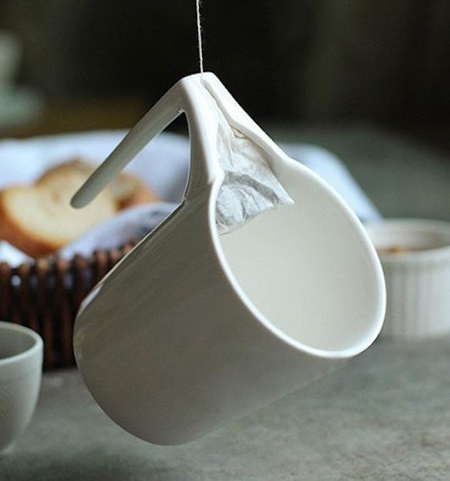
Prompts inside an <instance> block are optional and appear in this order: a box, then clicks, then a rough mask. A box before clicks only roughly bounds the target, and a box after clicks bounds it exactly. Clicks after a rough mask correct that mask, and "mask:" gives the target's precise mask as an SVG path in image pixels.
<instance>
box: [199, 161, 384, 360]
mask: <svg viewBox="0 0 450 481" xmlns="http://www.w3.org/2000/svg"><path fill="white" fill-rule="evenodd" d="M283 161H284V162H289V164H290V165H292V166H295V168H296V169H298V170H299V171H302V175H306V176H309V178H310V180H312V181H313V182H317V183H318V184H319V185H320V186H321V187H322V188H324V189H325V190H326V191H327V193H328V195H329V196H330V198H332V199H333V201H334V202H335V203H336V205H338V207H339V208H340V209H341V210H342V212H343V213H344V214H345V217H346V218H347V219H348V220H350V221H351V225H352V226H353V228H354V229H355V231H357V232H358V233H359V234H360V236H361V239H365V241H366V247H367V252H368V254H369V256H370V259H371V261H372V264H373V267H374V276H375V278H376V284H377V286H378V290H379V302H378V309H377V312H376V313H375V314H374V316H373V322H372V326H371V328H370V329H368V331H367V332H366V333H365V335H364V336H362V337H361V339H360V340H359V342H358V343H356V344H354V345H353V346H351V347H346V348H343V349H324V348H319V347H314V346H312V345H309V344H306V343H304V342H302V341H300V340H298V339H295V338H294V337H292V336H291V335H289V334H288V333H286V332H284V331H283V330H282V329H281V328H279V327H277V326H276V325H275V324H274V323H273V322H272V321H271V320H270V319H269V318H268V317H267V316H266V315H265V314H264V313H263V312H261V310H260V309H259V308H258V307H257V306H256V305H255V303H254V302H253V301H252V300H251V298H250V297H249V296H248V295H247V293H246V292H245V291H244V289H243V288H242V287H241V285H240V284H239V282H238V280H237V279H236V277H235V276H234V274H233V271H232V269H231V267H230V265H229V263H228V260H227V258H226V255H225V253H224V252H223V249H222V247H221V243H220V240H219V233H218V230H217V226H216V219H215V204H216V200H217V196H218V192H219V189H220V186H221V184H222V179H221V178H220V177H219V178H216V179H215V181H214V183H213V185H212V186H211V189H210V191H209V203H208V223H209V225H208V227H209V232H210V235H211V242H212V245H213V247H214V250H215V252H216V256H217V261H218V262H219V264H220V266H221V269H222V270H223V272H224V274H225V275H226V277H227V279H228V282H229V283H230V285H231V286H232V288H233V289H234V291H235V292H236V294H237V295H238V296H239V298H240V299H241V302H242V304H243V305H244V306H245V307H246V309H248V310H249V311H250V313H251V314H252V315H253V316H254V318H255V319H256V320H257V321H258V323H259V324H260V326H261V327H262V328H264V329H266V330H267V331H268V332H270V333H271V334H272V335H273V336H275V337H276V338H277V339H278V340H279V341H280V342H283V343H285V344H287V345H288V346H290V347H291V348H293V349H295V350H297V351H298V350H300V351H302V352H304V353H306V354H309V355H312V356H315V357H320V358H322V359H334V360H339V359H348V358H351V357H354V356H356V355H358V354H360V353H361V352H363V351H365V350H366V349H367V348H368V347H369V346H371V345H372V344H373V342H374V341H375V340H376V338H377V337H378V336H379V334H380V332H381V329H382V327H383V322H384V316H385V310H386V287H385V280H384V274H383V269H382V267H381V262H380V259H379V257H378V255H377V252H376V250H375V247H374V245H373V244H372V242H371V240H370V237H369V235H368V233H367V232H366V230H365V228H364V226H363V224H362V222H360V220H359V219H358V217H357V216H356V214H355V213H354V212H353V211H352V210H351V209H350V207H348V205H347V204H346V203H345V201H344V200H343V199H342V198H341V197H340V195H339V194H338V193H337V192H336V191H335V190H334V189H333V188H332V187H330V186H329V185H328V184H327V183H326V182H325V181H324V180H323V179H322V178H321V177H320V176H319V175H317V174H316V173H315V172H313V171H312V170H310V169H309V168H307V167H306V166H304V165H302V164H301V163H300V162H296V161H294V160H292V159H290V158H288V157H287V158H286V159H283ZM291 162H292V164H291Z"/></svg>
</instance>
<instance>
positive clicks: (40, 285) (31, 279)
mask: <svg viewBox="0 0 450 481" xmlns="http://www.w3.org/2000/svg"><path fill="white" fill-rule="evenodd" d="M135 244H136V241H134V242H130V243H128V244H126V245H124V246H123V247H121V248H119V249H113V250H109V251H97V252H95V253H94V254H93V255H92V256H91V257H89V258H87V257H83V256H80V255H77V256H75V257H74V258H73V259H71V260H70V261H67V260H64V259H61V258H58V257H46V258H40V259H36V260H35V261H34V262H30V263H24V264H21V265H20V266H19V267H14V268H13V267H11V266H10V265H9V264H8V263H6V262H1V263H0V319H2V320H6V321H10V322H13V323H16V324H21V325H23V326H27V327H30V328H31V329H33V330H35V331H37V332H38V333H39V334H40V335H41V336H42V338H43V340H44V367H45V368H47V369H48V368H55V367H66V366H72V365H74V364H75V359H74V354H73V348H72V334H73V324H74V320H75V316H76V313H77V311H78V308H79V307H80V304H81V302H82V301H83V299H84V297H85V296H86V295H87V294H88V292H89V291H90V290H91V289H92V287H93V286H94V285H95V284H96V283H97V282H98V281H99V280H100V279H101V278H102V277H103V276H104V275H105V274H106V273H107V272H108V271H109V270H110V269H111V268H112V267H113V266H114V265H115V264H116V263H117V262H118V261H119V260H120V259H121V258H122V257H123V256H124V255H125V254H127V253H128V252H129V251H130V250H131V249H132V248H133V247H134V245H135Z"/></svg>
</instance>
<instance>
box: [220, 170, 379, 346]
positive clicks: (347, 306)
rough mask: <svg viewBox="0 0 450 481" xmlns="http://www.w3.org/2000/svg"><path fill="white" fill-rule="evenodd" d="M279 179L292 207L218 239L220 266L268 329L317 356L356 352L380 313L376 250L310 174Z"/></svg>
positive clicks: (287, 173) (369, 335)
mask: <svg viewBox="0 0 450 481" xmlns="http://www.w3.org/2000/svg"><path fill="white" fill-rule="evenodd" d="M294 170H295V169H294ZM279 179H280V181H281V182H282V184H283V186H284V187H285V189H286V190H287V191H288V193H289V195H290V196H291V197H292V198H293V199H294V201H295V204H294V205H292V206H287V205H284V206H281V207H279V208H277V209H275V210H271V211H266V212H265V213H263V214H262V215H260V216H259V217H257V218H256V219H254V220H252V221H251V222H249V223H248V224H246V225H245V226H244V227H242V228H241V229H238V230H236V231H234V232H232V233H229V234H225V235H222V236H219V237H218V242H219V244H220V249H221V250H222V253H223V255H224V258H225V262H226V263H227V265H228V267H229V269H230V270H231V273H232V276H233V277H234V280H235V281H236V282H237V284H238V285H239V287H240V288H241V289H242V291H243V293H244V295H245V296H246V297H247V301H248V302H249V303H250V304H251V305H252V306H253V307H254V308H256V310H257V311H259V313H260V315H261V316H262V317H261V318H262V320H263V322H266V323H268V326H269V327H270V328H272V329H274V330H275V331H277V332H278V333H281V334H282V335H283V336H288V337H289V338H290V340H291V341H294V343H299V344H301V345H302V347H304V346H307V347H309V348H313V349H316V350H322V351H323V354H324V355H327V353H328V354H330V353H335V354H337V352H339V351H340V352H341V353H343V352H344V351H348V350H350V351H352V350H356V351H361V350H362V349H363V348H365V347H367V346H368V345H369V344H370V343H371V342H373V340H374V339H375V338H376V336H377V335H378V332H379V330H380V328H381V324H382V320H383V314H384V297H383V296H384V284H383V276H382V272H381V267H380V266H379V262H378V258H377V256H376V254H375V251H374V249H373V247H372V245H371V244H370V242H368V239H367V237H366V235H365V233H364V230H363V228H362V226H361V225H360V223H359V221H357V219H356V218H355V216H353V215H352V214H351V213H350V212H349V210H348V208H347V207H346V206H344V205H343V203H342V201H341V200H340V198H338V197H337V196H336V194H334V193H333V192H331V191H330V190H329V189H328V188H327V187H325V186H324V184H323V183H322V182H320V181H319V180H318V179H317V178H316V177H315V176H314V175H312V174H303V175H299V173H298V172H292V171H290V169H286V170H285V171H284V172H282V173H280V174H279ZM325 351H326V352H325Z"/></svg>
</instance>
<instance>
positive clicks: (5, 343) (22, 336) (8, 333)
mask: <svg viewBox="0 0 450 481" xmlns="http://www.w3.org/2000/svg"><path fill="white" fill-rule="evenodd" d="M37 342H38V339H37V335H36V336H34V335H33V333H32V332H30V330H29V329H27V328H24V327H22V326H17V325H14V324H11V323H8V322H0V363H1V361H2V360H4V359H8V358H11V357H13V356H18V355H20V354H23V353H24V352H27V351H28V350H30V349H32V348H33V347H34V346H35V345H36V344H37Z"/></svg>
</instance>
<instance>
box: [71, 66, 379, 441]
mask: <svg viewBox="0 0 450 481" xmlns="http://www.w3.org/2000/svg"><path fill="white" fill-rule="evenodd" d="M203 81H204V84H202V83H201V82H200V79H199V77H198V76H193V77H188V78H186V79H183V80H182V81H181V82H180V83H179V84H177V85H176V86H175V87H174V88H173V89H172V90H171V91H169V92H168V94H166V96H165V97H163V99H162V100H161V101H160V102H159V103H158V104H156V106H155V107H154V108H153V109H152V110H151V111H150V113H149V114H147V117H145V118H144V120H143V122H141V124H139V125H138V127H137V129H135V130H134V131H132V132H131V133H130V134H129V136H128V137H127V139H125V140H124V143H123V144H122V146H120V147H119V148H118V149H117V151H116V152H115V153H114V154H113V155H112V156H111V157H110V158H109V160H108V161H107V162H106V163H105V164H104V165H103V166H102V167H101V168H100V171H98V172H97V174H96V176H95V175H94V177H93V180H92V181H91V183H88V184H87V185H88V187H87V190H88V191H89V189H92V190H94V191H98V190H99V189H101V188H102V186H103V185H104V183H105V182H106V181H107V180H108V178H109V176H110V175H111V173H116V172H118V171H119V170H120V169H121V168H122V166H123V164H124V163H125V162H126V161H127V160H128V159H129V158H130V156H131V155H132V154H134V153H136V151H137V150H139V147H140V146H143V145H145V143H146V142H147V141H148V140H149V137H152V136H154V135H155V133H157V132H158V131H159V130H161V129H162V128H164V126H165V125H166V124H167V123H168V122H170V120H171V119H173V117H174V116H176V115H178V114H179V112H180V111H181V110H183V111H185V112H186V116H187V118H188V123H189V129H190V135H191V162H192V170H191V175H190V181H189V185H188V187H187V191H186V198H185V201H184V202H183V204H182V205H181V206H180V207H179V208H178V210H177V211H176V212H175V213H174V214H173V215H171V216H170V217H169V218H168V219H167V220H166V221H165V222H164V223H163V224H162V225H160V226H159V227H158V228H157V229H156V230H154V231H153V232H152V233H151V234H150V235H149V236H147V237H146V238H145V239H144V240H143V241H142V242H141V243H140V244H139V245H138V246H137V247H136V248H135V249H134V250H133V251H132V252H131V253H130V254H129V255H128V256H127V257H126V258H125V259H124V260H122V262H120V263H119V264H118V265H117V266H116V267H115V268H114V269H113V270H112V271H111V272H110V273H109V274H108V275H107V276H106V278H104V279H103V280H102V281H101V282H100V284H98V286H97V287H96V288H95V289H94V290H93V291H92V293H91V294H90V295H89V296H88V298H87V299H86V300H85V302H84V303H83V305H82V307H81V309H80V312H79V314H78V317H77V320H76V324H75V336H74V347H75V354H76V358H77V362H78V365H79V367H80V369H81V371H82V374H83V377H84V379H85V382H86V384H87V386H88V388H89V389H90V391H91V393H92V394H93V396H94V398H95V399H96V400H97V402H98V403H99V404H100V406H101V407H102V408H103V409H104V410H105V411H106V413H107V414H109V416H110V417H111V418H112V419H113V420H114V421H116V422H117V423H118V424H119V425H121V426H122V427H123V428H125V429H126V430H128V431H129V432H131V433H133V434H134V435H136V436H138V437H141V438H143V439H146V440H148V441H151V442H154V443H159V444H178V443H184V442H187V441H190V440H193V439H195V438H197V437H199V436H201V435H203V434H205V433H207V432H208V431H210V430H212V429H214V428H216V427H217V426H219V425H220V424H222V423H224V422H225V421H229V420H232V419H235V418H237V417H240V416H242V415H244V414H246V413H248V412H250V411H253V410H254V409H256V408H258V407H260V406H263V405H265V404H267V403H269V402H271V401H273V400H275V399H277V398H279V397H281V396H283V395H284V394H286V393H288V392H290V391H292V390H294V389H297V388H298V387H300V386H302V385H303V384H306V383H308V382H310V381H312V380H313V379H316V378H318V377H320V376H322V375H324V374H325V373H327V372H329V371H330V370H331V369H332V368H333V367H335V366H336V365H337V364H339V362H340V361H342V360H344V359H347V358H349V357H351V356H354V355H356V354H358V353H360V352H361V351H363V350H364V349H365V348H367V347H368V346H369V345H370V344H371V343H372V342H373V340H374V339H375V338H376V336H377V335H378V333H379V330H380V328H381V325H382V320H383V316H384V281H383V276H382V271H381V266H380V264H379V261H378V257H377V255H376V253H375V250H374V249H373V246H372V245H371V243H370V242H369V241H368V238H367V237H366V234H365V231H364V229H363V228H362V226H361V224H360V222H359V221H358V219H357V218H356V216H355V215H354V214H353V212H351V210H350V209H349V208H348V207H347V206H346V205H345V204H344V203H343V201H342V200H341V199H340V197H338V195H337V194H336V193H335V192H334V191H333V190H332V189H331V188H330V187H328V186H327V185H326V184H325V183H324V182H323V181H322V180H321V179H320V178H319V177H318V176H317V175H315V174H314V173H313V172H312V171H311V170H309V169H307V168H306V167H304V166H302V165H301V164H299V163H298V162H296V161H293V160H292V159H289V158H288V157H287V156H286V155H285V154H284V153H283V152H282V151H281V150H280V149H278V147H276V146H275V144H272V143H271V142H270V141H269V140H268V138H267V137H266V136H265V134H264V133H263V132H262V131H261V130H258V129H259V128H258V127H257V126H256V124H254V123H252V122H251V121H250V120H249V119H248V118H246V117H245V113H244V112H243V111H242V110H240V109H239V107H238V106H237V104H235V103H233V102H234V101H233V100H232V98H231V97H230V96H229V94H228V93H227V92H224V91H223V89H224V88H223V86H222V85H221V84H219V83H218V80H217V79H215V77H213V76H211V75H209V74H205V78H204V79H203ZM205 89H206V90H205ZM208 95H211V96H215V97H214V100H215V101H216V102H217V104H219V103H222V105H221V107H223V110H224V114H226V115H228V116H229V121H230V123H231V124H232V125H233V126H234V127H235V128H237V129H238V130H239V131H240V132H245V134H246V135H248V136H249V137H251V138H252V139H253V140H255V142H258V143H259V144H260V145H261V147H262V148H264V149H266V150H267V151H270V153H271V156H272V157H273V158H274V159H275V160H274V163H273V165H272V169H273V170H274V172H275V174H276V175H277V177H278V178H279V180H280V182H281V183H282V185H283V186H284V188H285V189H286V190H287V192H288V193H289V195H290V196H291V197H292V198H293V199H294V200H295V205H293V206H282V207H280V208H278V209H276V210H272V211H267V212H265V213H263V214H262V215H260V216H259V217H257V218H256V219H254V220H253V221H252V222H250V223H249V224H247V225H245V226H244V227H242V228H240V229H238V230H236V231H234V232H232V233H229V234H226V235H224V236H219V235H218V233H217V229H216V224H215V202H216V197H217V193H218V189H219V188H220V185H221V182H222V178H223V173H222V172H221V170H220V167H219V166H218V161H217V158H216V157H217V154H216V150H215V138H216V137H215V130H214V129H215V128H217V119H215V116H214V109H213V108H211V107H210V106H211V99H210V98H209V97H208ZM135 142H137V143H138V144H139V145H138V146H136V144H135ZM94 193H95V192H94ZM91 194H92V192H86V188H85V190H84V191H82V192H81V194H80V196H79V197H78V201H79V200H80V198H82V199H83V198H84V201H86V198H90V197H92V195H91ZM79 203H80V204H81V203H83V202H79Z"/></svg>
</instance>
